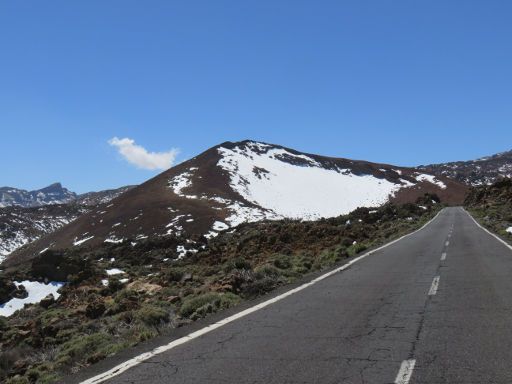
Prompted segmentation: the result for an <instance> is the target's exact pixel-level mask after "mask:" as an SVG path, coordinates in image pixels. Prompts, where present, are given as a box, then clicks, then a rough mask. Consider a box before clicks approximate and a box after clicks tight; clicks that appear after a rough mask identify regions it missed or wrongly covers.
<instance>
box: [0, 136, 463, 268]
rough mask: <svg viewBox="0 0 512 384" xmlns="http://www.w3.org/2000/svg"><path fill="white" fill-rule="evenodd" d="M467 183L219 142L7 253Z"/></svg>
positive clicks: (333, 208)
mask: <svg viewBox="0 0 512 384" xmlns="http://www.w3.org/2000/svg"><path fill="white" fill-rule="evenodd" d="M466 190H467V187H466V186H464V185H462V184H460V183H458V182H455V181H453V180H449V179H447V178H444V177H435V176H433V175H430V174H427V173H422V172H418V170H416V169H411V168H403V167H394V166H391V165H386V164H375V163H370V162H366V161H355V160H349V159H342V158H331V157H324V156H318V155H311V154H304V153H300V152H298V151H295V150H292V149H288V148H284V147H281V146H277V145H270V144H265V143H258V142H253V141H243V142H238V143H231V142H227V143H223V144H221V145H219V146H216V147H213V148H211V149H209V150H207V151H205V152H203V153H202V154H200V155H198V156H197V157H194V158H192V159H190V160H188V161H186V162H184V163H182V164H179V165H177V166H175V167H173V168H171V169H169V170H167V171H165V172H163V173H161V174H160V175H158V176H156V177H154V178H153V179H151V180H148V181H147V182H145V183H144V184H142V185H140V186H138V187H135V188H133V189H130V190H129V191H127V192H125V193H123V194H122V195H121V196H119V197H118V198H116V199H114V200H112V201H111V202H110V203H109V204H105V205H102V206H100V207H98V208H95V209H93V210H92V211H91V212H89V213H87V214H85V215H83V216H82V217H80V218H79V219H78V220H76V221H74V222H73V223H71V224H70V225H67V226H66V227H64V228H62V229H61V230H59V231H57V232H55V233H53V234H51V235H49V236H47V237H45V238H44V239H42V240H41V241H37V242H35V243H34V244H33V245H31V246H30V247H26V248H25V249H23V251H22V252H17V253H15V254H13V255H12V256H13V257H12V258H10V259H8V262H11V263H14V262H18V261H22V260H24V259H26V258H30V257H32V256H33V255H36V254H37V253H38V252H40V251H41V250H42V249H44V248H47V247H49V246H51V247H52V248H65V247H70V246H77V245H82V244H83V245H87V246H94V245H99V244H102V243H104V242H107V243H108V242H121V241H126V240H130V241H135V242H136V241H137V239H140V238H145V237H147V236H155V235H156V236H160V235H166V234H181V233H184V234H186V235H187V237H189V238H190V239H191V247H193V241H194V240H198V237H199V236H202V235H204V236H206V237H211V236H215V235H216V234H217V233H218V232H219V231H222V230H225V229H228V228H230V227H234V226H236V225H238V224H240V223H243V222H254V221H260V220H265V219H281V218H301V219H306V220H312V219H318V218H320V217H333V216H338V215H341V214H345V213H348V212H350V211H352V210H354V209H355V208H357V207H360V206H366V207H370V206H377V205H381V204H383V203H385V202H387V201H389V200H391V201H396V202H411V201H415V200H416V199H417V198H418V197H419V196H423V195H424V193H427V192H428V193H435V194H437V195H438V196H439V197H440V198H441V199H442V200H443V201H445V202H447V203H460V202H462V200H463V198H464V195H465V193H466Z"/></svg>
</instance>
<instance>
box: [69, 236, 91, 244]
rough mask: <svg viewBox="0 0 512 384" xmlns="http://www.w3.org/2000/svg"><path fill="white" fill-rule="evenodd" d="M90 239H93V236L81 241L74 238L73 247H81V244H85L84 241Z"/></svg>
mask: <svg viewBox="0 0 512 384" xmlns="http://www.w3.org/2000/svg"><path fill="white" fill-rule="evenodd" d="M92 238H94V236H89V237H86V238H84V239H82V240H76V238H75V241H74V242H73V245H74V246H78V245H81V244H83V243H85V242H86V241H89V240H91V239H92Z"/></svg>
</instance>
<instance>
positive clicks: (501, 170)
mask: <svg viewBox="0 0 512 384" xmlns="http://www.w3.org/2000/svg"><path fill="white" fill-rule="evenodd" d="M418 169H420V170H422V171H425V172H430V173H434V174H436V175H442V176H446V177H450V178H452V179H454V180H457V181H460V182H462V183H466V184H468V185H472V186H479V185H490V184H493V183H494V182H496V181H497V180H499V179H501V178H505V177H507V178H512V151H507V152H501V153H498V154H496V155H492V156H486V157H482V158H480V159H477V160H470V161H456V162H452V163H442V164H430V165H422V166H419V167H418Z"/></svg>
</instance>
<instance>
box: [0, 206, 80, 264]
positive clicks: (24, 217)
mask: <svg viewBox="0 0 512 384" xmlns="http://www.w3.org/2000/svg"><path fill="white" fill-rule="evenodd" d="M89 209H90V207H87V206H82V205H78V204H52V205H45V206H41V207H30V208H23V207H19V206H12V207H5V208H0V262H2V260H3V259H4V258H5V257H6V256H7V255H9V254H10V253H12V252H13V251H15V250H16V249H18V248H20V247H22V246H23V245H25V244H28V243H30V242H32V241H34V240H37V239H39V238H40V237H42V236H44V235H47V234H49V233H51V232H53V231H55V230H57V229H59V228H61V227H62V226H64V225H66V224H69V223H70V222H72V221H73V220H75V219H76V218H77V217H78V216H80V215H81V214H83V213H85V212H87V211H88V210H89Z"/></svg>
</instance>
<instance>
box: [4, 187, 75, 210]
mask: <svg viewBox="0 0 512 384" xmlns="http://www.w3.org/2000/svg"><path fill="white" fill-rule="evenodd" d="M76 197H77V195H76V193H74V192H71V191H69V190H68V189H66V188H64V187H63V186H62V184H61V183H54V184H52V185H49V186H48V187H45V188H41V189H37V190H35V191H26V190H24V189H18V188H11V187H2V188H0V207H10V206H18V207H39V206H43V205H49V204H65V203H69V202H71V201H73V200H75V199H76Z"/></svg>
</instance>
